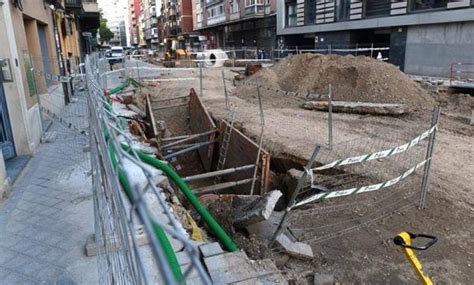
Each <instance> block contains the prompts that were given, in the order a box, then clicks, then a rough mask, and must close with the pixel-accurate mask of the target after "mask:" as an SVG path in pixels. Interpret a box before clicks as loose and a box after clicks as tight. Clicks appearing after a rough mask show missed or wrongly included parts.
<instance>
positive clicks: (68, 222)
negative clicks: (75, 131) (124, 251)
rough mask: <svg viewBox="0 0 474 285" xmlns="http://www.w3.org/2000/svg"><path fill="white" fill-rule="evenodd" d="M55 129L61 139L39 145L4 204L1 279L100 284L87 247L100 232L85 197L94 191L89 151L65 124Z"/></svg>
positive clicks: (0, 221)
mask: <svg viewBox="0 0 474 285" xmlns="http://www.w3.org/2000/svg"><path fill="white" fill-rule="evenodd" d="M50 131H51V132H54V133H57V138H56V139H55V140H54V141H52V140H49V141H48V143H46V144H41V145H40V146H39V147H38V149H37V151H36V153H35V154H34V155H33V156H32V157H31V159H30V160H29V162H28V164H27V165H26V167H25V168H24V169H23V170H22V172H21V174H20V175H19V176H18V178H17V179H16V181H15V183H14V184H13V185H12V188H11V192H10V195H9V197H8V198H7V199H6V200H4V201H2V202H1V203H0V252H1V254H0V276H1V277H2V278H1V279H0V280H1V281H0V283H1V284H66V283H65V282H66V281H67V282H73V283H70V284H99V280H98V272H97V261H96V259H95V257H86V256H85V254H84V252H83V245H84V241H85V240H86V238H87V235H89V234H91V233H93V232H94V209H93V204H92V199H83V197H88V196H91V195H92V184H91V179H90V177H89V176H88V175H87V174H86V173H85V171H86V170H87V165H88V163H89V162H88V161H89V157H88V155H89V154H88V153H83V152H82V147H81V139H80V138H77V137H74V143H71V141H70V140H68V138H70V135H68V134H69V131H65V130H64V127H63V126H61V125H59V124H57V123H53V125H52V126H51V128H50ZM83 139H84V143H86V142H87V140H88V139H87V138H85V137H84V138H83ZM77 152H80V154H81V156H77V155H76V154H75V153H77ZM67 284H69V283H67Z"/></svg>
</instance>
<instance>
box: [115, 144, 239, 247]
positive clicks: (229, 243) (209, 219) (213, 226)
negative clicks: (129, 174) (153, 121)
mask: <svg viewBox="0 0 474 285" xmlns="http://www.w3.org/2000/svg"><path fill="white" fill-rule="evenodd" d="M122 148H123V149H124V150H125V151H128V152H130V153H131V152H132V150H131V148H130V147H129V146H128V145H126V144H123V143H122ZM134 152H136V153H137V155H138V157H139V158H140V159H141V160H142V161H143V162H145V163H147V164H149V165H151V166H153V167H155V168H157V169H160V170H162V171H163V172H164V173H166V175H168V176H169V177H170V178H171V179H172V180H173V182H174V183H175V184H176V185H177V186H178V188H179V189H180V190H181V192H183V195H184V196H185V197H186V199H187V200H188V201H189V203H191V205H193V207H194V209H195V210H196V211H197V212H198V213H199V215H200V216H201V218H202V219H203V221H204V222H205V223H206V225H207V226H208V227H209V229H210V230H211V232H212V233H213V234H214V235H215V236H216V237H217V238H218V239H219V241H220V242H221V243H222V245H223V246H224V248H225V249H227V250H228V251H230V252H235V251H237V250H239V248H238V247H237V245H236V244H235V242H234V241H233V240H232V238H231V237H230V236H229V235H228V234H227V233H226V232H225V230H224V229H223V228H222V227H221V225H219V223H218V222H217V221H216V220H215V219H214V217H213V216H212V214H211V213H209V211H208V210H207V209H206V207H204V206H203V205H202V204H201V203H200V202H199V200H198V198H197V197H196V195H194V193H193V192H192V191H191V189H189V187H188V185H187V184H186V183H185V182H184V181H183V180H182V179H181V177H179V175H178V174H177V173H176V171H174V169H173V168H172V167H170V166H169V165H167V164H166V163H163V162H162V161H160V160H158V159H156V158H154V157H151V156H149V155H147V154H145V153H143V152H141V151H138V150H134Z"/></svg>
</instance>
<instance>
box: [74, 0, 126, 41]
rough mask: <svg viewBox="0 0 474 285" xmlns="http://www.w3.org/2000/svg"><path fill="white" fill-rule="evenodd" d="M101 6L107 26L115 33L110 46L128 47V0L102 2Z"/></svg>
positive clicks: (104, 0)
mask: <svg viewBox="0 0 474 285" xmlns="http://www.w3.org/2000/svg"><path fill="white" fill-rule="evenodd" d="M68 1H69V0H68ZM99 6H100V8H101V11H102V13H103V17H104V18H105V19H107V26H108V27H109V29H110V30H111V31H112V32H113V33H114V37H113V38H112V39H111V40H110V41H109V44H110V45H112V46H127V43H128V39H127V34H128V32H127V26H128V0H102V1H100V2H99Z"/></svg>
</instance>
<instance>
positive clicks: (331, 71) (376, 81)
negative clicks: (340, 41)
mask: <svg viewBox="0 0 474 285" xmlns="http://www.w3.org/2000/svg"><path fill="white" fill-rule="evenodd" d="M256 79H257V80H258V82H259V83H260V84H261V85H262V86H263V88H262V89H263V90H264V92H263V96H266V95H269V94H270V95H273V96H275V92H274V90H283V91H288V92H297V93H298V94H297V95H296V96H298V97H304V95H305V94H308V91H310V92H311V93H316V94H327V92H328V86H329V84H332V88H333V98H334V100H337V101H354V102H372V103H405V104H407V105H408V106H409V107H411V108H414V109H425V108H432V106H433V104H434V100H433V99H432V98H431V96H430V95H429V94H428V93H427V92H426V91H425V90H423V89H422V88H421V87H420V86H419V85H418V84H416V83H415V82H414V81H413V80H412V79H410V78H409V77H408V76H407V75H406V74H404V73H403V72H401V71H400V70H399V69H398V68H397V67H396V66H394V65H392V64H389V63H385V62H382V61H379V60H376V59H373V58H370V57H365V56H357V57H355V56H352V55H348V56H340V55H321V54H301V55H293V56H289V57H287V58H285V59H284V60H282V61H280V62H279V63H277V64H275V65H274V66H272V67H271V68H267V69H264V70H261V71H260V72H258V73H257V74H255V75H254V76H251V77H249V78H247V79H246V82H255V80H256ZM244 83H245V82H244ZM265 90H270V92H266V91H265ZM237 93H238V94H237V96H239V95H241V96H239V97H245V95H247V96H248V94H249V93H250V94H254V93H255V87H253V86H242V87H241V88H239V90H237ZM292 95H293V96H295V95H294V93H292ZM305 99H311V98H305ZM281 103H282V104H284V103H285V101H281Z"/></svg>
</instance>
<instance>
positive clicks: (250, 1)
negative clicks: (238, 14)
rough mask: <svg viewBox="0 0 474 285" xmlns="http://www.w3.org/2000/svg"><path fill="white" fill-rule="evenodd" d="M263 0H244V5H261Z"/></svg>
mask: <svg viewBox="0 0 474 285" xmlns="http://www.w3.org/2000/svg"><path fill="white" fill-rule="evenodd" d="M263 1H264V0H245V7H250V6H254V5H263Z"/></svg>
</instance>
